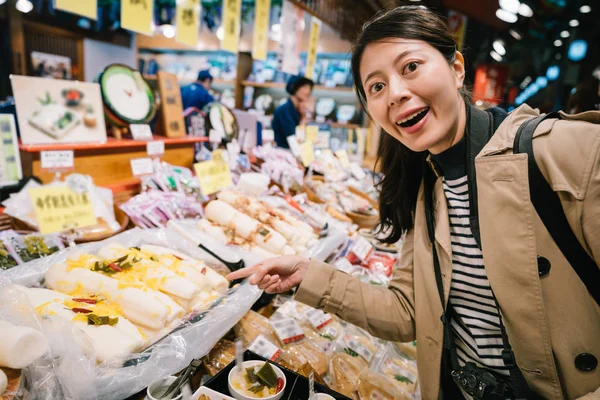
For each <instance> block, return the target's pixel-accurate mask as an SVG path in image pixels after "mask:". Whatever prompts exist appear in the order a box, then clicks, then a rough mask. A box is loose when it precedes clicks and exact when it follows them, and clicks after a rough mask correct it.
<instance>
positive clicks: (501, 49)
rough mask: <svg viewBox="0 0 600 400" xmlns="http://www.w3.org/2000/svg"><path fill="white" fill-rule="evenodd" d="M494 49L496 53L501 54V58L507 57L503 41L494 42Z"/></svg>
mask: <svg viewBox="0 0 600 400" xmlns="http://www.w3.org/2000/svg"><path fill="white" fill-rule="evenodd" d="M492 47H494V50H496V53H498V54H500V55H501V56H504V55H506V48H505V47H504V43H502V40H496V41H494V43H493V44H492Z"/></svg>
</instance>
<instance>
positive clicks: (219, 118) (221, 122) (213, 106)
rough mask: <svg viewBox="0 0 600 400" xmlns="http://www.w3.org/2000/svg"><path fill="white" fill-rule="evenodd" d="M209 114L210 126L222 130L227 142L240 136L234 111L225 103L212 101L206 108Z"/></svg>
mask: <svg viewBox="0 0 600 400" xmlns="http://www.w3.org/2000/svg"><path fill="white" fill-rule="evenodd" d="M204 111H205V112H206V114H207V117H208V118H207V119H208V128H209V130H210V129H214V130H216V131H218V132H220V133H221V134H222V136H223V138H224V139H225V142H226V143H229V142H231V141H232V140H233V139H235V138H237V137H238V125H237V121H236V119H235V116H234V115H233V113H232V112H231V111H230V110H229V109H228V108H227V107H225V106H224V105H222V104H219V103H210V104H208V105H207V106H206V108H205V110H204Z"/></svg>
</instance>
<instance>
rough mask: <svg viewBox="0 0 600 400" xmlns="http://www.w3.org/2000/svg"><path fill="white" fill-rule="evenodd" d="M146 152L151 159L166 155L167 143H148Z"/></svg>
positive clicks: (156, 141) (160, 141) (158, 141)
mask: <svg viewBox="0 0 600 400" xmlns="http://www.w3.org/2000/svg"><path fill="white" fill-rule="evenodd" d="M146 152H147V153H148V155H149V156H150V157H160V156H162V155H163V154H165V142H163V141H162V140H152V141H150V142H148V143H146Z"/></svg>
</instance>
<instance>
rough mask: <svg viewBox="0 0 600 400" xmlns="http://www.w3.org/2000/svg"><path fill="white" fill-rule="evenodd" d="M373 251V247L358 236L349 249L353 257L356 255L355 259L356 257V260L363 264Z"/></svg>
mask: <svg viewBox="0 0 600 400" xmlns="http://www.w3.org/2000/svg"><path fill="white" fill-rule="evenodd" d="M373 249H374V247H373V245H372V244H371V243H369V241H368V240H367V239H365V238H364V237H362V236H360V235H358V238H357V239H356V241H355V242H354V243H353V244H352V246H351V247H350V251H351V252H352V253H354V255H356V257H358V259H359V260H360V261H362V262H365V261H366V260H367V258H369V256H370V255H371V253H372V252H373Z"/></svg>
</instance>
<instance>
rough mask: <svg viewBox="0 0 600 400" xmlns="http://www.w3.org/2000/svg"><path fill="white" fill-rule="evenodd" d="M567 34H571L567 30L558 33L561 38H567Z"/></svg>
mask: <svg viewBox="0 0 600 400" xmlns="http://www.w3.org/2000/svg"><path fill="white" fill-rule="evenodd" d="M569 36H571V34H570V33H569V31H562V32H561V33H560V37H561V38H563V39H566V38H568V37H569Z"/></svg>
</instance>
